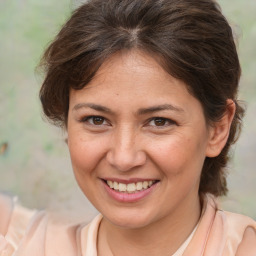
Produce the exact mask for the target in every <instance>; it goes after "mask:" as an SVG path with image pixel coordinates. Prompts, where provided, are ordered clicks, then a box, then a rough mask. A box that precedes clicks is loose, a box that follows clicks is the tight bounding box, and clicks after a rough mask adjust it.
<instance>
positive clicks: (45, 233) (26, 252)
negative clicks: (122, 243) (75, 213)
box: [0, 194, 101, 256]
mask: <svg viewBox="0 0 256 256" xmlns="http://www.w3.org/2000/svg"><path fill="white" fill-rule="evenodd" d="M0 209H1V211H0V255H13V253H15V255H17V256H32V255H33V256H34V255H37V256H44V255H62V256H75V255H86V254H84V253H83V252H84V251H87V250H88V248H91V249H92V248H93V249H94V248H96V238H97V232H98V226H99V223H100V221H101V217H100V216H97V217H96V218H95V219H93V220H92V221H91V222H90V223H89V224H87V223H78V222H76V221H75V220H74V219H70V218H66V217H64V216H63V215H56V214H51V213H49V212H45V211H35V210H29V209H26V208H24V207H22V206H20V205H19V204H18V203H17V202H16V200H15V199H13V198H11V197H8V196H5V195H1V194H0ZM91 249H90V250H91ZM89 255H90V254H89Z"/></svg>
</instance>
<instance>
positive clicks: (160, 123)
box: [154, 118, 167, 126]
mask: <svg viewBox="0 0 256 256" xmlns="http://www.w3.org/2000/svg"><path fill="white" fill-rule="evenodd" d="M166 122H167V120H166V119H164V118H155V119H154V124H155V126H164V125H166Z"/></svg>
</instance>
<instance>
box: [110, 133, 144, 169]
mask: <svg viewBox="0 0 256 256" xmlns="http://www.w3.org/2000/svg"><path fill="white" fill-rule="evenodd" d="M141 144H142V143H141V140H140V138H139V136H138V135H136V134H135V132H134V131H132V130H129V129H122V130H121V131H119V132H116V133H115V134H114V136H113V137H112V141H111V147H110V149H109V151H108V152H107V155H106V158H107V161H108V163H109V164H110V165H112V166H113V167H114V168H116V169H117V170H119V171H129V170H132V169H134V168H135V167H139V166H142V165H144V164H145V162H146V153H145V151H144V150H143V148H140V147H141Z"/></svg>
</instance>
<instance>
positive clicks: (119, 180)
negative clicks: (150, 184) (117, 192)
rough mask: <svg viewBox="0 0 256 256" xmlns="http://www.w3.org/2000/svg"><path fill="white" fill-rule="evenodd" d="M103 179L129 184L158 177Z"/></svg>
mask: <svg viewBox="0 0 256 256" xmlns="http://www.w3.org/2000/svg"><path fill="white" fill-rule="evenodd" d="M102 180H104V181H107V180H108V181H113V182H114V181H115V182H118V183H123V184H129V183H137V182H143V181H151V180H152V181H159V180H158V179H154V178H153V179H149V178H129V179H119V178H108V177H107V178H102Z"/></svg>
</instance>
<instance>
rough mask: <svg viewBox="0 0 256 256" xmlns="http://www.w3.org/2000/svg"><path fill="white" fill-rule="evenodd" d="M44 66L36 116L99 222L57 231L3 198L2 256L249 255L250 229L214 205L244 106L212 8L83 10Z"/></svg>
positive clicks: (199, 4)
mask: <svg viewBox="0 0 256 256" xmlns="http://www.w3.org/2000/svg"><path fill="white" fill-rule="evenodd" d="M43 65H45V71H46V77H45V80H44V83H43V85H42V88H41V91H40V98H41V102H42V105H43V110H44V113H45V115H46V116H47V117H48V118H49V120H50V121H52V122H53V123H54V124H56V125H58V126H60V127H62V128H64V129H66V131H67V135H68V139H67V144H68V147H69V151H70V156H71V161H72V166H73V170H74V174H75V177H76V179H77V182H78V184H79V186H80V188H81V190H82V191H83V192H84V194H85V195H86V196H87V198H88V199H89V200H90V201H91V203H92V204H93V205H94V206H95V207H96V208H97V209H98V210H99V212H100V213H101V214H100V215H99V216H97V217H96V218H95V219H94V220H93V221H92V222H91V223H90V224H89V225H84V224H80V225H78V226H77V225H75V224H72V223H71V224H70V223H68V224H63V223H59V222H57V221H56V220H55V221H54V220H52V219H51V218H50V217H49V216H48V215H47V214H45V213H42V212H41V213H34V212H30V211H27V210H26V209H24V208H21V207H20V206H15V208H14V209H12V206H11V205H12V203H11V202H10V200H9V199H8V198H5V197H2V198H1V201H0V204H1V205H2V207H1V209H4V210H3V212H2V213H1V215H2V216H3V217H2V218H1V222H2V223H1V226H0V231H1V233H2V234H3V235H2V237H1V238H0V239H1V240H0V252H1V253H2V254H0V255H14V253H15V255H19V256H21V255H83V256H85V255H86V256H96V255H99V256H102V255H103V256H112V255H117V256H118V255H138V256H141V255H148V256H153V255H154V256H155V255H163V256H164V255H168V256H169V255H174V256H179V255H185V256H186V255H189V256H191V255H193V256H197V255H214V256H215V255H225V256H227V255H238V256H241V255H255V254H256V231H255V230H256V223H255V222H254V221H253V220H251V219H250V218H248V217H245V216H241V215H236V214H233V213H228V212H223V211H221V210H219V209H218V205H217V202H216V197H218V196H221V195H225V194H226V193H227V186H226V172H225V169H224V168H225V166H226V164H227V162H228V153H229V149H230V146H231V145H232V144H233V143H234V142H235V141H236V139H237V137H238V133H239V131H240V126H241V118H242V116H243V108H242V107H241V106H240V105H239V102H238V100H237V90H238V82H239V78H240V64H239V60H238V56H237V52H236V47H235V44H234V40H233V36H232V31H231V28H230V26H229V24H228V23H227V21H226V19H225V18H224V17H223V15H222V14H221V12H220V9H219V7H218V5H217V4H216V3H215V2H214V1H212V0H198V1H194V0H193V1H192V0H191V1H188V0H180V1H174V0H146V1H141V0H121V1H116V0H104V1H102V0H91V1H89V2H88V3H86V4H84V5H83V6H81V7H80V8H79V9H78V10H76V11H75V12H74V14H73V15H72V17H71V18H70V19H69V21H68V22H67V23H66V24H65V25H64V26H63V28H62V30H61V31H60V33H59V34H58V36H57V37H56V39H55V41H54V42H52V43H51V45H50V46H49V47H48V49H47V50H46V52H45V54H44V58H43ZM17 230H19V231H17Z"/></svg>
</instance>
